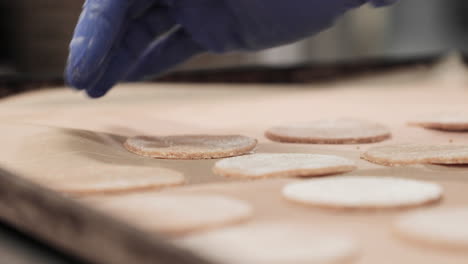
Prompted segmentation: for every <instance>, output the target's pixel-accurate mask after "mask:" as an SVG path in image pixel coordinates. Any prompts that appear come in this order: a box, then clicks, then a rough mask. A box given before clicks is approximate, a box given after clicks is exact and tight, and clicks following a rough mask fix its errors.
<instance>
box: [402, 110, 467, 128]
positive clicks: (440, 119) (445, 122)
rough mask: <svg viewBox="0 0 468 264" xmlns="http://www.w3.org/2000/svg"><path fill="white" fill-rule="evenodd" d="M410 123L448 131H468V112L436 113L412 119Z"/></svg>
mask: <svg viewBox="0 0 468 264" xmlns="http://www.w3.org/2000/svg"><path fill="white" fill-rule="evenodd" d="M409 124H410V125H413V126H420V127H424V128H429V129H437V130H446V131H467V130H468V113H466V112H454V113H436V114H432V115H430V116H426V117H421V118H419V119H417V120H414V121H410V122H409Z"/></svg>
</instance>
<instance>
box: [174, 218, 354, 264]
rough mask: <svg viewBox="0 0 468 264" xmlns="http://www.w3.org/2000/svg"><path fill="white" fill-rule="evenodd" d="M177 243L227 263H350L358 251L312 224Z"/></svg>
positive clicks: (268, 226) (237, 230) (258, 227)
mask: <svg viewBox="0 0 468 264" xmlns="http://www.w3.org/2000/svg"><path fill="white" fill-rule="evenodd" d="M175 242H176V244H177V245H179V246H182V247H185V248H187V249H190V250H193V251H195V252H198V253H199V254H200V255H201V256H205V257H206V258H207V259H209V260H213V261H215V262H219V263H227V264H241V263H255V264H309V263H321V264H326V263H333V264H339V263H350V261H352V260H353V259H355V258H356V257H357V256H358V251H359V250H358V246H357V244H356V242H355V241H354V240H353V239H351V238H349V237H347V236H342V235H334V234H324V232H323V231H317V230H314V229H311V226H310V225H297V224H273V223H264V224H255V225H249V226H242V227H233V228H228V229H223V230H216V231H212V232H207V233H203V234H197V235H194V236H189V237H187V238H183V239H179V240H176V241H175Z"/></svg>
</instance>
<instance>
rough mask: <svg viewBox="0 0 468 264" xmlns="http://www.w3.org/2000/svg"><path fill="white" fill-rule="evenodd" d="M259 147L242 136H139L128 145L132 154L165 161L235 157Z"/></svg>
mask: <svg viewBox="0 0 468 264" xmlns="http://www.w3.org/2000/svg"><path fill="white" fill-rule="evenodd" d="M256 145H257V140H255V139H253V138H249V137H245V136H240V135H225V136H214V135H179V136H160V137H159V136H155V137H147V136H138V137H132V138H128V139H127V141H126V142H125V143H124V146H125V148H126V149H128V150H129V151H130V152H133V153H135V154H138V155H141V156H147V157H152V158H161V159H215V158H224V157H232V156H238V155H243V154H246V153H249V152H251V151H252V150H254V149H255V146H256Z"/></svg>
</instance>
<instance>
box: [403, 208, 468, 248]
mask: <svg viewBox="0 0 468 264" xmlns="http://www.w3.org/2000/svg"><path fill="white" fill-rule="evenodd" d="M467 225H468V207H464V208H450V209H447V208H444V209H432V210H424V211H416V212H411V213H408V214H405V215H403V216H401V217H399V218H398V219H397V221H396V223H395V224H394V229H395V232H397V234H398V235H399V236H401V237H402V238H405V239H408V240H411V241H416V242H419V243H421V244H426V245H431V246H437V247H440V248H446V249H455V250H456V249H461V250H468V228H467Z"/></svg>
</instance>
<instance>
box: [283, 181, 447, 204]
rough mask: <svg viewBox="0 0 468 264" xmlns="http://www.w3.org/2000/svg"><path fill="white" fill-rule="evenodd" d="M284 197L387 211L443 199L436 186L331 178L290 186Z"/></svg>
mask: <svg viewBox="0 0 468 264" xmlns="http://www.w3.org/2000/svg"><path fill="white" fill-rule="evenodd" d="M283 196H284V197H285V198H286V199H288V200H290V201H294V202H299V203H302V204H307V205H311V206H317V207H324V208H337V209H386V208H404V207H411V206H418V205H424V204H428V203H431V202H435V201H438V200H440V198H441V197H442V188H441V187H440V186H439V185H437V184H434V183H429V182H423V181H416V180H409V179H400V178H388V177H358V176H349V177H329V178H320V179H312V180H307V181H302V182H297V183H291V184H288V185H286V186H285V187H284V188H283Z"/></svg>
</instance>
